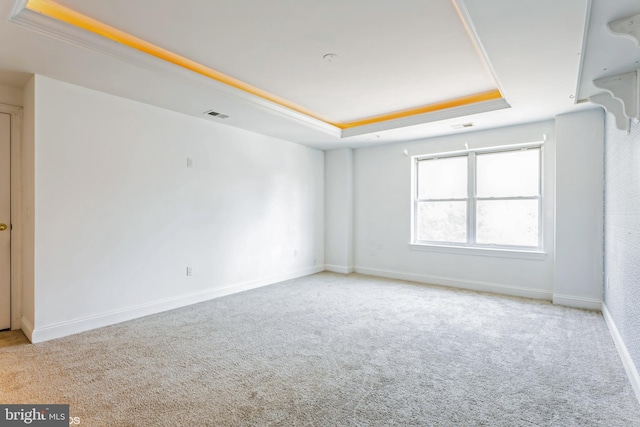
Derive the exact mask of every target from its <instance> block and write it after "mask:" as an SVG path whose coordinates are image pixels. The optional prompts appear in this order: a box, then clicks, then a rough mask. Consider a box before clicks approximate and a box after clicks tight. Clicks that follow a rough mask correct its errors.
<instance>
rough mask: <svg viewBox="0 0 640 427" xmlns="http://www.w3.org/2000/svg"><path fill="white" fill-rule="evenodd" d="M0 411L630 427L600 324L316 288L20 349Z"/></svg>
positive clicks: (327, 285) (5, 373)
mask: <svg viewBox="0 0 640 427" xmlns="http://www.w3.org/2000/svg"><path fill="white" fill-rule="evenodd" d="M0 363H1V366H2V371H1V374H0V384H1V386H0V403H49V404H50V403H69V404H70V405H71V415H72V416H74V417H79V418H80V420H81V424H80V425H81V426H92V427H93V426H266V425H274V426H290V425H298V426H351V425H353V426H356V425H357V426H367V425H371V426H388V425H397V426H466V425H483V426H638V425H640V405H639V404H638V401H637V400H636V399H635V396H634V394H633V391H632V389H631V386H630V384H629V382H628V379H627V378H626V375H625V372H624V369H623V367H622V364H621V362H620V359H619V357H618V355H617V353H616V350H615V348H614V345H613V342H612V341H611V338H610V336H609V334H608V332H607V330H606V326H605V324H604V321H603V319H602V316H601V315H600V314H599V313H596V312H590V311H581V310H575V309H569V308H564V307H558V306H553V305H551V304H549V303H546V302H540V301H533V300H525V299H517V298H509V297H500V296H496V295H489V294H480V293H473V292H466V291H457V290H450V289H445V288H439V287H429V286H422V285H417V284H412V283H408V282H402V281H394V280H386V279H379V278H373V277H367V276H360V275H350V276H342V275H337V274H331V273H321V274H317V275H313V276H309V277H305V278H301V279H296V280H292V281H288V282H284V283H280V284H276V285H272V286H268V287H265V288H261V289H257V290H253V291H249V292H245V293H241V294H236V295H232V296H229V297H225V298H221V299H217V300H213V301H209V302H206V303H202V304H198V305H194V306H191V307H186V308H183V309H179V310H174V311H171V312H166V313H162V314H158V315H154V316H149V317H146V318H142V319H138V320H135V321H131V322H126V323H122V324H119V325H115V326H111V327H108V328H103V329H100V330H95V331H90V332H87V333H83V334H78V335H75V336H71V337H67V338H63V339H59V340H55V341H50V342H47V343H42V344H38V345H31V344H28V343H27V342H26V340H25V339H24V338H23V337H22V336H20V335H19V333H16V332H9V333H2V334H0Z"/></svg>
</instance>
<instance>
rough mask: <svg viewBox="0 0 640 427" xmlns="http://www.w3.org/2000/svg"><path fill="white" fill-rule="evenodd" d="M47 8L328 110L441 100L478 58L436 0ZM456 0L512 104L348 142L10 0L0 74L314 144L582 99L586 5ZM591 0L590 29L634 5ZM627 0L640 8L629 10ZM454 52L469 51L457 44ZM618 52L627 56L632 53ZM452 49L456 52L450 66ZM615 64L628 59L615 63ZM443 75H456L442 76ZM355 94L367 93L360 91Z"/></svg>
mask: <svg viewBox="0 0 640 427" xmlns="http://www.w3.org/2000/svg"><path fill="white" fill-rule="evenodd" d="M59 3H61V4H64V5H67V6H69V7H71V8H73V9H76V10H78V11H80V12H82V13H84V14H86V15H90V16H93V17H95V18H97V19H100V20H103V21H104V22H106V23H108V24H110V25H112V26H115V27H118V28H121V29H123V30H125V31H128V32H130V33H133V34H134V35H136V36H138V37H141V38H144V39H148V41H151V42H153V43H156V44H159V45H161V46H162V47H164V48H167V49H169V50H172V51H176V53H179V54H181V55H183V56H186V57H190V58H192V59H194V60H197V61H199V62H203V63H206V65H208V66H211V67H213V68H215V69H217V70H219V71H222V72H225V73H228V74H230V75H233V77H236V78H239V79H243V80H247V82H248V83H252V84H254V85H257V86H259V87H261V88H263V89H266V90H270V91H273V92H279V94H280V93H281V94H282V96H285V97H288V98H291V99H293V100H296V101H297V102H308V100H309V99H315V100H314V101H313V102H315V104H313V105H311V108H313V109H315V110H317V111H322V112H330V113H332V114H334V115H336V117H338V116H339V117H340V118H347V119H348V118H352V117H360V116H362V115H367V114H371V113H375V111H379V110H376V108H379V107H380V105H381V103H386V105H387V106H388V105H392V106H394V107H393V108H404V107H406V106H411V105H415V104H416V103H424V99H425V98H424V93H427V92H428V93H429V94H430V96H431V97H432V98H431V99H437V98H438V97H440V96H442V95H441V94H438V90H439V89H440V88H445V87H446V86H447V85H448V86H449V89H451V88H454V89H455V88H457V87H463V86H464V84H465V82H467V81H473V80H474V79H478V78H477V76H478V73H477V72H472V73H471V74H465V73H468V70H465V68H466V64H467V62H465V61H469V56H470V55H469V54H470V53H472V54H474V55H476V56H475V57H476V58H480V57H479V56H478V54H477V52H475V50H474V49H473V46H471V47H470V45H469V39H468V38H466V39H464V38H462V37H461V33H460V28H458V29H457V30H456V31H453V30H452V31H450V29H449V27H451V25H442V23H445V22H447V19H449V21H448V22H451V19H452V16H450V15H449V17H448V18H443V16H447V15H446V14H447V13H449V14H450V12H451V8H450V6H451V4H450V3H449V1H448V0H446V1H445V0H438V1H435V0H434V1H427V0H422V1H418V0H415V1H409V0H407V1H402V2H390V1H389V2H369V1H364V0H357V1H355V0H353V1H349V2H344V1H342V2H338V1H334V0H331V1H323V2H301V1H299V0H273V1H270V2H264V1H260V0H237V1H233V2H229V1H226V2H225V1H221V0H190V1H189V2H185V1H180V0H136V1H131V0H109V1H105V0H102V1H97V0H95V1H86V0H84V1H82V0H59ZM458 3H460V4H461V5H462V6H463V7H464V8H465V9H466V11H467V13H468V17H469V20H470V23H471V24H472V27H473V30H475V32H476V33H477V37H478V40H479V42H480V44H481V47H482V48H483V49H484V52H485V54H486V58H487V60H488V63H489V66H490V68H491V69H492V71H493V74H494V75H495V79H496V83H497V85H498V87H499V88H500V90H501V92H502V95H503V97H504V98H505V100H506V101H507V102H508V103H509V104H510V105H511V108H508V109H503V110H498V111H492V112H486V113H481V114H475V115H471V116H469V117H462V118H454V119H445V120H441V121H437V122H430V123H424V124H419V125H413V126H407V127H403V128H398V129H392V130H386V131H379V132H375V133H371V134H366V135H360V136H353V137H348V138H340V137H339V135H338V134H336V133H332V132H328V131H327V129H325V128H323V126H321V125H318V124H317V123H314V122H313V120H311V121H310V120H308V119H307V118H305V117H302V116H301V115H299V114H291V113H290V112H289V111H286V110H284V109H282V108H273V106H272V105H269V103H267V102H264V101H261V100H256V99H255V97H253V96H248V95H247V94H246V93H240V91H238V90H237V89H233V88H229V87H226V86H224V85H222V84H221V83H219V82H215V81H212V80H210V79H208V78H205V77H203V76H200V75H196V74H195V73H192V72H189V71H185V70H176V68H177V67H176V66H172V67H165V66H159V65H158V64H157V62H158V61H154V60H144V61H140V60H139V58H138V57H135V56H129V57H127V56H126V55H124V56H123V55H116V56H117V57H116V56H114V55H115V54H113V55H112V54H105V52H104V50H103V51H102V52H98V51H96V50H93V49H88V48H84V47H78V46H77V43H78V42H77V41H74V42H73V43H76V44H73V43H69V42H68V41H63V40H60V39H56V38H52V37H50V36H48V35H43V34H39V33H38V32H36V31H33V30H32V29H26V28H23V27H21V26H19V25H16V24H15V23H10V22H6V19H7V18H8V17H9V16H10V15H11V12H12V7H13V2H11V1H4V2H0V15H1V16H4V17H5V20H3V21H2V22H0V40H2V41H3V43H0V69H5V70H10V71H17V72H26V73H37V74H42V75H45V76H49V77H52V78H56V79H59V80H63V81H68V82H71V83H74V84H78V85H81V86H85V87H88V88H92V89H96V90H101V91H104V92H107V93H112V94H115V95H118V96H123V97H127V98H130V99H133V100H137V101H141V102H145V103H148V104H152V105H156V106H159V107H162V108H168V109H171V110H174V111H178V112H181V113H185V114H189V115H194V116H197V117H204V116H203V114H202V113H203V112H204V111H207V110H210V109H213V110H216V111H220V112H223V113H224V114H228V115H229V116H230V118H228V119H225V120H224V121H220V123H224V124H227V125H231V126H237V127H241V128H245V129H248V130H251V131H255V132H259V133H263V134H267V135H271V136H275V137H279V138H283V139H286V140H291V141H294V142H299V143H302V144H306V145H308V146H312V147H316V148H321V149H329V148H338V147H345V146H351V147H358V146H364V145H371V144H380V143H385V142H394V141H406V140H413V139H420V138H425V137H430V136H435V135H442V134H448V133H454V132H463V131H468V130H469V129H467V130H456V129H454V128H453V127H452V126H454V125H457V124H460V123H466V122H473V123H474V127H472V128H470V129H471V130H475V129H483V128H490V127H497V126H505V125H510V124H517V123H523V122H528V121H535V120H543V119H548V118H552V117H553V116H555V115H556V114H559V113H563V112H567V111H572V110H575V109H579V108H590V107H593V106H592V105H591V104H580V105H575V102H574V98H575V96H576V91H577V88H578V85H579V82H578V80H579V73H580V64H581V61H582V57H583V56H585V69H584V75H585V76H587V75H589V77H590V76H591V74H589V73H594V71H592V68H594V67H595V65H593V66H592V65H591V64H595V63H596V62H599V61H600V60H598V59H593V58H592V59H590V58H591V56H593V57H594V58H596V56H598V52H597V51H596V52H595V53H592V52H591V50H590V48H591V44H592V43H593V44H594V46H595V45H597V43H596V42H594V41H593V40H592V39H591V36H592V35H593V34H594V32H593V31H590V33H589V37H590V38H589V44H588V45H587V54H586V55H583V39H584V37H583V36H584V34H585V23H586V18H587V15H588V9H589V5H590V3H591V2H590V1H589V0H562V1H558V0H518V1H513V0H464V1H459V2H458ZM593 3H594V5H593V11H594V12H593V13H592V17H591V19H592V24H593V22H594V21H598V20H606V19H607V18H606V17H605V15H607V14H608V13H613V12H612V11H614V12H615V13H622V11H621V10H618V9H624V8H626V9H633V8H634V4H636V3H637V0H593ZM344 4H347V5H348V6H345V5H344ZM301 5H304V7H302V6H301ZM351 6H353V7H351ZM635 8H636V9H637V10H635V13H639V12H640V5H638V6H635ZM447 11H448V12H447ZM625 13H626V12H625ZM443 14H444V15H443ZM617 17H620V16H617ZM424 27H427V28H424ZM230 34H232V35H233V36H232V37H231V36H230ZM594 37H600V38H601V37H602V35H600V36H598V35H596V36H594ZM465 43H466V47H464V46H465ZM627 43H629V44H631V43H630V42H627ZM460 46H462V48H461V47H460ZM451 49H455V50H456V52H455V53H453V52H451ZM460 49H463V50H464V49H467V52H458V50H460ZM469 49H471V50H470V51H469ZM605 50H606V48H605ZM636 50H638V51H640V49H637V48H636ZM630 52H633V54H635V55H637V52H636V51H635V50H633V49H630ZM325 53H336V54H338V55H339V58H338V59H337V61H335V62H332V63H326V62H323V61H322V55H323V54H325ZM463 57H464V58H466V60H465V61H463V62H459V61H460V58H463ZM434 58H438V60H437V61H435V60H434ZM632 59H633V60H634V61H635V60H637V59H638V58H637V56H636V57H633V58H632ZM476 61H480V60H479V59H476ZM625 61H626V62H625ZM471 62H473V61H471ZM620 62H625V63H627V62H628V61H627V59H626V58H625V59H622V60H621V61H620ZM469 65H470V66H471V67H475V66H477V65H478V64H477V63H475V64H472V63H469ZM626 66H627V67H629V66H632V65H630V64H628V63H627V65H626ZM619 67H622V65H620V66H619ZM405 70H407V73H405ZM490 74H491V72H489V73H488V74H484V77H482V78H479V79H478V81H476V82H474V84H478V87H482V86H483V85H487V84H488V83H491V82H490V79H489V80H487V75H489V76H490ZM283 75H285V77H281V76H283ZM443 76H448V77H454V79H452V80H448V81H444V83H443ZM483 79H484V80H483ZM2 80H3V74H2V73H0V81H2ZM445 80H446V79H445ZM584 80H585V79H584V78H583V84H582V85H581V86H580V97H582V93H583V92H584V87H585V83H584ZM310 81H312V82H313V84H310V83H309V82H310ZM452 82H453V83H452ZM372 87H373V88H374V89H372ZM416 88H418V89H419V90H416ZM416 93H419V94H420V96H416ZM362 94H366V98H362V99H361V98H359V97H360V96H362ZM421 96H422V98H421ZM447 96H449V95H447ZM336 100H337V101H338V102H337V101H336ZM390 100H391V101H392V102H391V103H389V101H390ZM336 105H338V106H339V107H340V108H337V107H336ZM205 120H216V119H209V118H205Z"/></svg>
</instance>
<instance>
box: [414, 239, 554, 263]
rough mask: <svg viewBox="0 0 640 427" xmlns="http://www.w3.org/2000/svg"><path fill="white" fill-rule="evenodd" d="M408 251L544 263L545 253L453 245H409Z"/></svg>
mask: <svg viewBox="0 0 640 427" xmlns="http://www.w3.org/2000/svg"><path fill="white" fill-rule="evenodd" d="M409 250H412V251H423V252H440V253H447V254H457V255H479V256H489V257H499V258H519V259H533V260H540V261H544V260H545V259H547V253H546V252H542V251H524V250H511V249H498V248H483V247H478V246H476V247H471V246H454V245H429V244H424V243H409Z"/></svg>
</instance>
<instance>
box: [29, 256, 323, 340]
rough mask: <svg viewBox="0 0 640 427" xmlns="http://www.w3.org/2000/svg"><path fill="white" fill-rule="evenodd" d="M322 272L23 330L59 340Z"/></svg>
mask: <svg viewBox="0 0 640 427" xmlns="http://www.w3.org/2000/svg"><path fill="white" fill-rule="evenodd" d="M321 271H324V267H323V266H315V267H312V268H307V269H303V270H297V271H294V272H290V273H287V274H282V275H278V276H271V277H266V278H261V279H257V280H251V281H248V282H243V283H237V284H234V285H230V286H225V287H223V288H216V289H209V290H206V291H201V292H196V293H192V294H187V295H180V296H176V297H173V298H166V299H163V300H159V301H153V302H150V303H146V304H140V305H137V306H134V307H127V308H124V309H121V310H116V311H111V312H107V313H101V314H97V315H95V316H90V317H84V318H81V319H74V320H71V321H68V322H62V323H57V324H54V325H49V326H45V327H41V328H35V329H34V328H33V326H32V325H31V324H30V323H29V322H28V321H26V319H25V318H24V317H23V318H22V325H23V326H22V331H23V332H24V334H25V335H26V336H27V338H29V340H30V341H31V342H32V343H38V342H43V341H49V340H52V339H55V338H62V337H65V336H68V335H73V334H77V333H79V332H84V331H88V330H91V329H96V328H101V327H104V326H109V325H114V324H116V323H120V322H125V321H127V320H133V319H137V318H139V317H143V316H148V315H150V314H155V313H160V312H163V311H167V310H173V309H176V308H180V307H184V306H187V305H191V304H196V303H199V302H203V301H208V300H211V299H214V298H220V297H223V296H226V295H231V294H235V293H238V292H243V291H248V290H250V289H255V288H259V287H262V286H266V285H271V284H274V283H278V282H282V281H285V280H290V279H295V278H297V277H302V276H308V275H310V274H315V273H319V272H321Z"/></svg>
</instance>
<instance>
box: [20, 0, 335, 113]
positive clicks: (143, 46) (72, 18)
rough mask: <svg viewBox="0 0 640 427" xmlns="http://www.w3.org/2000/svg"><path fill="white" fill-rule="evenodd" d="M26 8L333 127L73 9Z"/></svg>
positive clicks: (40, 0)
mask: <svg viewBox="0 0 640 427" xmlns="http://www.w3.org/2000/svg"><path fill="white" fill-rule="evenodd" d="M27 9H29V10H31V11H34V12H38V13H41V14H43V15H46V16H48V17H50V18H54V19H57V20H58V21H62V22H65V23H67V24H69V25H73V26H75V27H78V28H82V29H83V30H86V31H89V32H91V33H94V34H98V35H100V36H103V37H106V38H108V39H110V40H113V41H115V42H118V43H120V44H123V45H125V46H128V47H130V48H133V49H136V50H138V51H140V52H144V53H147V54H149V55H152V56H155V57H156V58H160V59H163V60H165V61H167V62H170V63H172V64H175V65H178V66H180V67H183V68H186V69H188V70H191V71H193V72H196V73H198V74H201V75H203V76H206V77H209V78H211V79H213V80H217V81H219V82H221V83H224V84H227V85H229V86H232V87H235V88H236V89H240V90H242V91H244V92H248V93H250V94H252V95H255V96H258V97H260V98H263V99H266V100H267V101H271V102H273V103H276V104H278V105H281V106H283V107H286V108H289V109H291V110H294V111H297V112H298V113H302V114H305V115H307V116H310V117H313V118H315V119H318V120H321V121H323V122H326V123H329V124H333V123H332V121H331V120H330V119H329V118H327V117H324V116H322V115H320V114H318V113H315V112H313V111H310V110H308V109H306V108H304V107H302V106H300V105H297V104H295V103H293V102H291V101H288V100H286V99H284V98H281V97H279V96H277V95H274V94H272V93H269V92H267V91H265V90H262V89H260V88H257V87H255V86H252V85H250V84H248V83H245V82H243V81H241V80H238V79H236V78H234V77H231V76H228V75H226V74H224V73H221V72H219V71H216V70H214V69H212V68H209V67H206V66H204V65H202V64H200V63H198V62H195V61H192V60H191V59H188V58H185V57H183V56H180V55H178V54H176V53H173V52H171V51H169V50H167V49H164V48H162V47H159V46H156V45H154V44H152V43H149V42H147V41H145V40H142V39H140V38H138V37H135V36H132V35H131V34H128V33H125V32H124V31H121V30H118V29H117V28H113V27H111V26H109V25H107V24H105V23H102V22H100V21H98V20H95V19H93V18H90V17H88V16H86V15H83V14H81V13H79V12H76V11H75V10H72V9H69V8H67V7H64V6H61V5H59V4H57V3H55V2H53V1H51V0H29V1H28V2H27Z"/></svg>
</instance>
